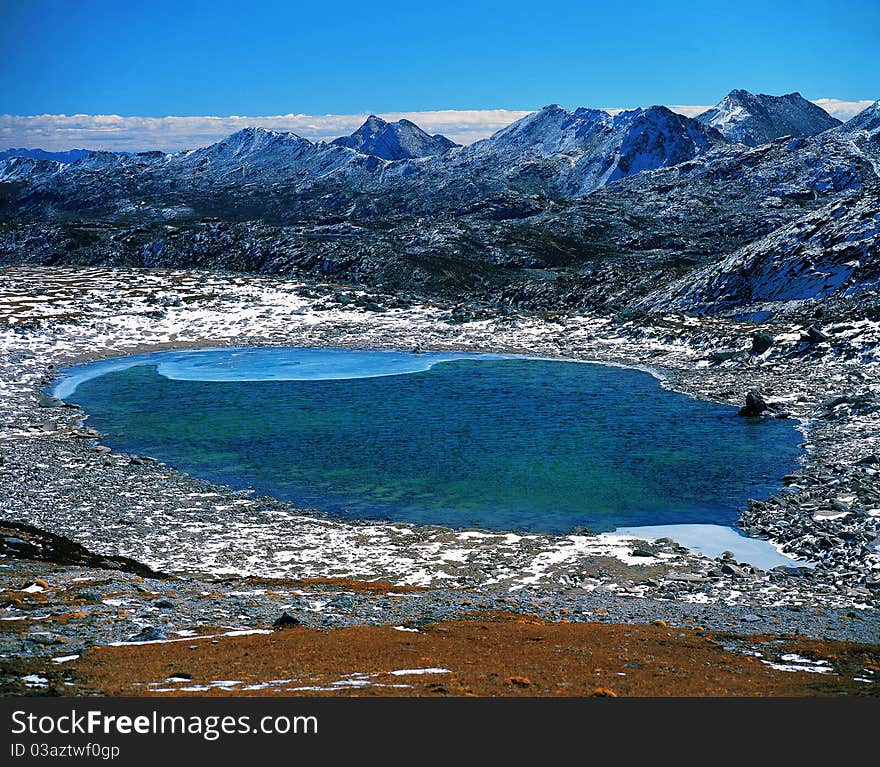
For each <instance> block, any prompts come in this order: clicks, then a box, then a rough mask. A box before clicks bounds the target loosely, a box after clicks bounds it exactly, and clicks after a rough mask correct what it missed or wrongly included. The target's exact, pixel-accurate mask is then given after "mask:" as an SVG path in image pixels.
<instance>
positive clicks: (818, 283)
mask: <svg viewBox="0 0 880 767" xmlns="http://www.w3.org/2000/svg"><path fill="white" fill-rule="evenodd" d="M878 210H880V197H878V193H877V191H876V190H874V191H867V192H865V193H864V194H863V195H860V194H859V193H858V192H850V193H848V194H846V195H845V196H843V197H841V198H838V199H836V200H834V201H832V202H830V203H829V204H827V205H825V206H823V207H821V208H819V209H816V210H813V211H811V212H810V213H808V214H806V215H805V216H802V217H801V218H799V219H797V220H795V221H793V222H792V223H790V224H788V225H786V226H783V227H780V228H779V229H778V230H776V231H773V232H771V233H770V234H768V235H766V236H764V237H761V238H758V239H757V240H755V241H753V242H750V243H749V244H747V245H745V246H744V247H742V248H739V249H738V250H736V251H734V252H733V253H731V254H730V255H729V256H727V257H726V258H724V259H722V260H721V261H720V262H718V263H712V264H710V265H708V266H705V267H702V268H700V269H698V270H697V271H696V272H694V273H691V274H688V275H687V276H686V277H685V278H683V279H682V280H680V281H679V282H678V283H677V284H673V285H672V286H667V287H664V288H663V289H662V290H660V291H658V292H657V293H656V294H654V295H653V296H649V297H648V298H647V299H646V300H644V301H643V302H642V305H643V306H644V307H645V308H651V309H653V310H655V311H656V310H664V311H669V310H673V311H682V310H683V311H689V312H709V313H712V312H722V311H725V310H730V309H737V310H741V309H742V308H743V307H748V306H753V308H760V307H759V306H757V305H759V304H761V303H766V302H776V301H803V300H815V299H821V298H828V297H831V296H835V295H842V294H844V293H847V294H852V293H853V292H857V291H864V290H868V289H872V288H873V289H876V288H877V287H878V285H880V259H878V255H880V213H878Z"/></svg>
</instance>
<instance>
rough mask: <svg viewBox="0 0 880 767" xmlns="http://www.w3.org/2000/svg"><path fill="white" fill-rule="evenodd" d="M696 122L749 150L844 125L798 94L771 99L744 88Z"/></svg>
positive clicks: (728, 96) (768, 96) (729, 95)
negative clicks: (779, 140)
mask: <svg viewBox="0 0 880 767" xmlns="http://www.w3.org/2000/svg"><path fill="white" fill-rule="evenodd" d="M696 119H697V120H699V121H700V122H701V123H703V124H704V125H708V126H711V127H713V128H716V129H717V130H718V131H719V132H720V133H721V134H722V135H723V136H724V137H725V138H727V139H729V140H730V141H736V142H739V143H741V144H747V145H749V146H757V145H758V144H766V143H767V142H769V141H773V140H775V139H777V138H780V137H782V136H799V137H800V136H814V135H816V134H817V133H821V132H822V131H826V130H828V129H829V128H833V127H835V126H837V125H840V120H837V119H836V118H834V117H832V116H831V115H829V114H828V113H827V112H826V111H825V110H824V109H822V108H821V107H819V106H817V105H816V104H813V103H812V102H811V101H807V99H805V98H804V97H803V96H801V94H800V93H798V92H797V91H794V92H792V93H786V94H785V95H784V96H770V95H767V94H765V93H750V92H749V91H747V90H744V89H742V88H737V89H734V90H732V91H731V92H730V93H728V94H727V95H726V96H725V97H724V98H723V99H722V100H721V101H720V102H719V103H718V104H717V105H715V106H714V107H712V108H711V109H709V110H707V111H706V112H703V114H701V115H698V116H697V118H696Z"/></svg>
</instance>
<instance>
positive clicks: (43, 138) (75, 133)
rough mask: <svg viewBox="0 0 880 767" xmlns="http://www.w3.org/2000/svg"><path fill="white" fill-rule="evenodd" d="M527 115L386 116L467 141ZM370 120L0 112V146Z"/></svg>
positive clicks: (212, 134) (144, 143)
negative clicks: (9, 113)
mask: <svg viewBox="0 0 880 767" xmlns="http://www.w3.org/2000/svg"><path fill="white" fill-rule="evenodd" d="M527 114H529V113H528V112H524V111H512V110H508V109H492V110H471V111H464V110H453V109H447V110H440V111H435V112H390V113H386V114H383V115H382V117H384V118H385V119H386V120H399V119H401V118H406V119H408V120H412V121H413V122H414V123H416V124H417V125H419V126H421V127H422V128H423V129H424V130H426V131H428V132H429V133H442V134H444V135H445V136H448V137H449V138H451V139H452V140H453V141H457V142H459V143H461V144H469V143H471V142H473V141H476V140H477V139H481V138H485V137H486V136H489V135H491V134H492V133H494V132H495V131H497V130H499V129H500V128H503V127H504V126H505V125H509V124H510V123H512V122H513V121H514V120H518V119H519V118H520V117H523V116H525V115H527ZM366 118H367V115H366V114H354V115H302V114H300V115H295V114H290V115H270V116H263V117H242V116H237V115H232V116H230V117H210V116H205V117H121V116H119V115H31V116H21V115H0V148H3V149H5V148H7V147H16V148H18V147H25V148H36V147H39V148H41V149H47V150H61V149H72V148H81V149H110V150H145V149H162V150H166V151H171V150H179V149H192V148H195V147H199V146H205V145H206V144H211V143H213V142H215V141H218V140H219V139H222V138H224V137H225V136H228V135H229V134H230V133H234V132H235V131H237V130H240V129H242V128H247V127H249V126H259V127H262V128H269V129H271V130H279V131H293V132H294V133H297V134H299V135H300V136H303V137H304V138H308V139H312V140H321V139H324V140H329V139H333V138H336V137H337V136H342V135H345V134H347V133H351V132H352V131H354V130H355V129H356V128H358V126H360V125H361V123H363V121H364V120H365V119H366Z"/></svg>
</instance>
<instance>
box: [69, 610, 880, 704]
mask: <svg viewBox="0 0 880 767" xmlns="http://www.w3.org/2000/svg"><path fill="white" fill-rule="evenodd" d="M729 639H731V637H725V641H727V640H729ZM736 641H737V642H738V643H739V645H740V646H741V647H744V648H747V649H750V650H757V651H761V652H765V654H767V650H768V648H770V647H771V644H770V643H771V642H772V641H774V640H773V638H768V637H765V638H761V637H737V638H736ZM773 647H775V648H776V651H780V646H778V645H773ZM781 651H784V652H798V653H800V654H802V655H804V656H806V657H810V658H824V659H827V660H829V661H830V662H831V663H832V666H833V667H834V668H835V670H836V671H837V672H839V673H829V674H816V673H807V672H804V671H797V672H789V671H781V670H776V669H773V668H771V667H769V666H768V665H766V664H764V663H762V662H761V661H760V660H759V659H758V658H756V657H751V656H749V655H745V654H741V653H739V652H732V651H728V650H725V649H724V648H723V647H722V646H721V644H719V642H717V641H715V640H714V639H713V638H712V637H711V636H706V635H701V634H700V633H699V632H697V631H694V630H688V629H673V628H669V627H666V626H660V625H606V624H600V623H587V624H584V623H580V624H578V623H546V622H543V621H539V620H536V619H530V618H523V617H520V616H509V615H494V616H489V617H485V616H484V617H482V618H481V619H478V620H457V621H448V622H443V623H438V624H434V625H431V626H428V627H423V628H422V629H421V630H420V631H419V633H415V632H404V631H400V630H396V629H394V628H392V627H389V626H358V627H351V628H341V629H333V630H329V631H322V630H317V629H307V628H301V627H295V628H291V629H287V630H283V631H276V632H274V633H272V634H262V635H250V636H238V637H222V638H218V639H215V640H213V641H212V640H210V639H201V640H197V639H193V640H186V641H183V642H173V643H161V644H147V645H133V646H124V647H97V648H93V649H91V650H89V651H88V652H86V653H85V654H84V655H83V657H82V658H80V659H79V660H78V661H75V662H72V663H69V664H65V667H66V669H67V670H68V671H72V672H73V681H74V682H75V686H73V687H69V686H68V687H66V688H61V689H60V690H59V692H62V694H64V693H68V694H70V693H73V694H77V693H78V694H83V693H85V694H88V693H94V692H98V693H101V694H106V695H151V694H154V695H195V696H200V695H236V696H237V695H253V696H267V695H273V696H274V695H306V696H315V695H319V696H323V695H342V696H436V695H455V696H466V695H479V696H515V695H521V696H594V695H596V696H599V695H601V696H760V695H774V696H791V695H797V696H803V695H838V694H846V693H866V692H867V693H869V694H878V693H877V691H876V687H877V686H878V685H871V684H865V683H863V682H856V681H854V677H857V676H859V675H860V674H861V676H864V672H863V671H862V670H863V669H865V668H870V667H872V666H873V667H874V668H880V666H878V661H880V646H877V645H857V644H852V643H845V642H824V641H806V640H796V639H792V640H786V645H785V647H784V648H782V650H781ZM418 669H433V670H434V671H433V672H432V673H422V674H418V673H412V672H413V670H418ZM438 669H441V670H445V671H437V670H438ZM394 672H398V673H394ZM172 677H177V679H176V680H174V679H172V680H169V678H172ZM218 682H223V683H227V684H225V685H223V686H218V685H217V683H218ZM231 682H236V683H237V684H228V683H231ZM212 683H213V684H214V686H213V687H211V686H210V685H212ZM206 686H208V687H209V689H204V688H205V687H206ZM224 686H225V688H226V689H223V687H224ZM249 686H250V687H252V688H253V689H245V688H247V687H249ZM187 687H191V688H196V689H192V690H186V689H183V688H187Z"/></svg>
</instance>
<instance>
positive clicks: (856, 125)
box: [841, 101, 880, 134]
mask: <svg viewBox="0 0 880 767" xmlns="http://www.w3.org/2000/svg"><path fill="white" fill-rule="evenodd" d="M841 130H842V131H844V132H846V133H855V132H856V131H865V132H866V133H871V134H873V133H880V101H875V102H874V103H873V104H871V106H869V107H868V108H867V109H865V110H863V111H861V112H859V113H858V114H857V115H856V116H855V117H853V118H852V119H851V120H849V121H848V122H846V123H844V124H843V127H842V128H841Z"/></svg>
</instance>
